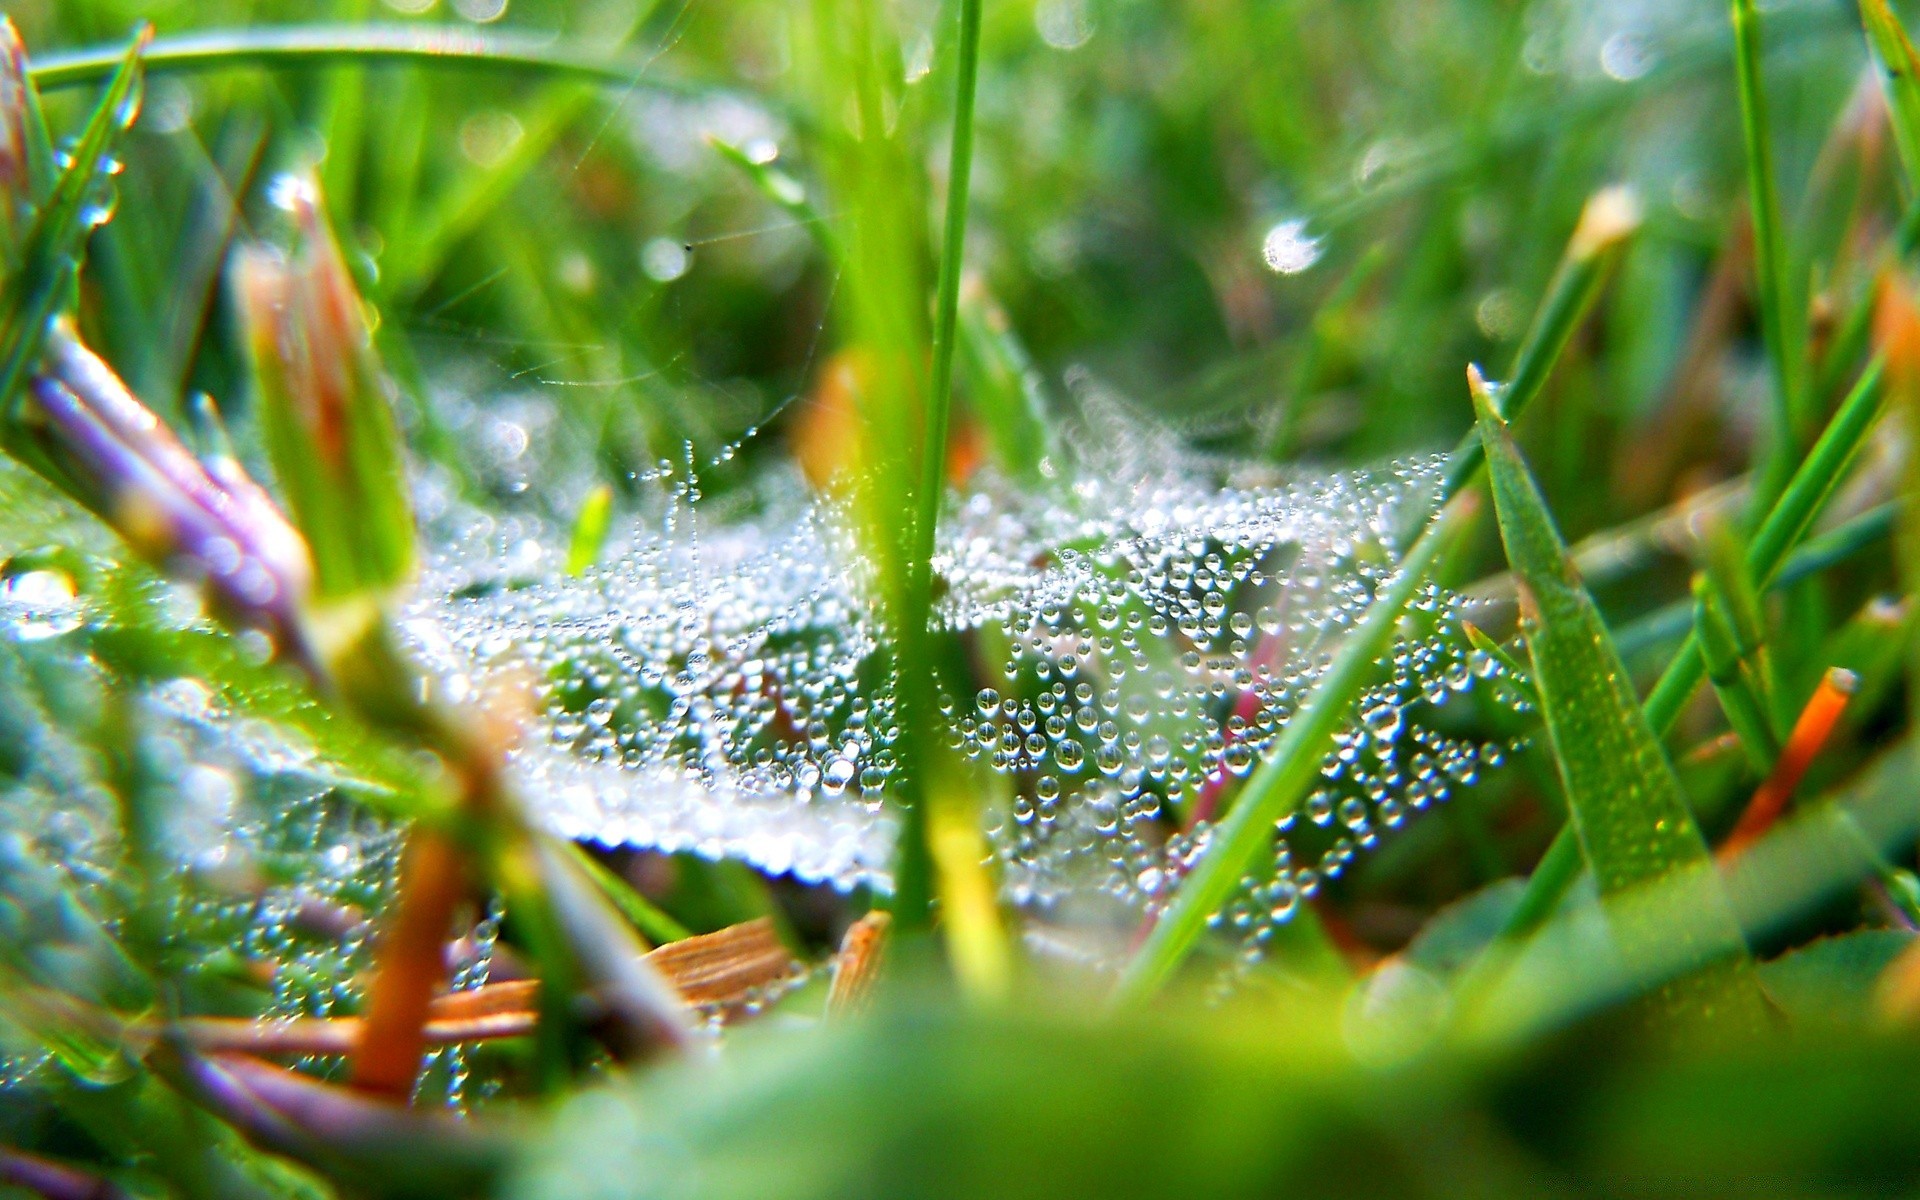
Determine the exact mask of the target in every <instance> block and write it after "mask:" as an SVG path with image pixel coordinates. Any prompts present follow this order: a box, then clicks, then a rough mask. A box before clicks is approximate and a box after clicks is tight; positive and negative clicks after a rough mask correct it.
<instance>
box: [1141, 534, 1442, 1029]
mask: <svg viewBox="0 0 1920 1200" xmlns="http://www.w3.org/2000/svg"><path fill="white" fill-rule="evenodd" d="M1467 511H1468V510H1467V506H1466V505H1464V504H1460V503H1455V504H1451V505H1449V506H1448V507H1447V508H1445V509H1443V510H1442V511H1441V513H1440V515H1439V516H1437V517H1435V518H1434V521H1433V524H1432V525H1430V526H1429V527H1428V530H1427V532H1426V533H1424V534H1422V535H1421V537H1420V539H1419V540H1418V541H1416V542H1415V543H1414V546H1413V549H1412V550H1410V551H1408V553H1407V557H1406V558H1405V559H1404V560H1403V561H1402V562H1401V564H1400V570H1399V573H1398V574H1397V575H1395V576H1394V577H1393V579H1392V581H1391V582H1390V583H1388V584H1387V585H1386V586H1385V587H1384V588H1382V589H1381V590H1380V592H1379V593H1377V595H1376V596H1375V598H1374V601H1373V604H1372V606H1371V607H1369V608H1368V609H1367V613H1366V616H1364V617H1363V618H1361V620H1360V622H1359V624H1358V625H1356V626H1355V627H1354V628H1353V630H1352V632H1350V633H1348V634H1347V638H1346V641H1345V642H1344V643H1343V644H1342V645H1341V647H1340V649H1339V651H1338V652H1337V653H1336V654H1335V655H1334V657H1333V661H1332V662H1331V663H1329V664H1328V666H1327V669H1326V672H1325V673H1324V674H1323V675H1321V677H1320V680H1319V682H1318V683H1316V684H1315V685H1314V688H1313V691H1312V692H1311V693H1310V694H1309V695H1308V696H1307V698H1306V699H1305V700H1303V701H1302V702H1301V705H1300V708H1299V710H1298V711H1296V712H1295V713H1294V714H1293V715H1292V716H1291V717H1290V718H1288V720H1287V723H1286V726H1285V728H1284V729H1283V730H1282V731H1281V734H1280V738H1279V740H1278V741H1277V742H1275V744H1274V746H1273V749H1272V751H1271V752H1270V753H1269V755H1268V756H1267V760H1266V761H1265V762H1264V763H1262V764H1261V766H1260V769H1259V770H1258V771H1256V772H1255V773H1254V775H1253V778H1252V779H1250V780H1248V781H1247V786H1246V789H1245V790H1244V791H1242V792H1241V793H1240V795H1239V796H1238V797H1237V798H1235V800H1234V802H1233V807H1232V808H1230V809H1229V810H1228V811H1227V815H1226V816H1225V817H1224V818H1223V819H1222V820H1221V821H1220V823H1219V824H1218V825H1217V826H1215V827H1214V830H1213V835H1212V838H1211V839H1210V841H1209V842H1208V845H1207V848H1206V850H1205V852H1204V853H1202V854H1201V855H1200V859H1199V861H1198V862H1197V863H1195V864H1194V866H1193V869H1192V871H1191V872H1189V873H1188V875H1187V877H1186V879H1185V880H1184V881H1182V882H1181V884H1180V887H1179V890H1178V891H1176V892H1175V893H1174V895H1173V898H1172V900H1171V901H1169V902H1168V904H1167V907H1166V909H1165V910H1164V911H1163V912H1161V914H1160V916H1159V919H1158V920H1157V921H1155V923H1154V926H1153V932H1152V933H1150V934H1149V935H1148V936H1147V940H1146V942H1145V943H1144V944H1143V945H1142V946H1141V947H1140V950H1139V951H1138V953H1136V954H1135V955H1134V957H1133V960H1132V961H1131V962H1129V963H1128V964H1127V969H1126V971H1125V972H1124V973H1123V974H1122V975H1121V977H1120V982H1119V984H1118V985H1117V986H1116V988H1115V990H1114V1002H1115V1003H1116V1004H1121V1005H1128V1004H1137V1003H1139V1002H1141V1001H1144V1000H1145V999H1146V998H1147V997H1148V996H1150V995H1152V993H1153V992H1154V991H1155V990H1156V989H1157V988H1159V986H1160V985H1161V984H1163V983H1164V982H1166V980H1167V979H1168V978H1169V977H1170V976H1171V975H1172V974H1173V971H1174V969H1175V968H1176V967H1177V966H1179V964H1180V961H1181V959H1182V958H1184V957H1185V956H1186V953H1187V951H1188V950H1189V949H1191V948H1192V946H1193V943H1194V942H1195V941H1196V940H1197V939H1198V938H1199V936H1200V933H1201V931H1202V930H1203V929H1204V928H1205V927H1206V923H1207V918H1208V917H1209V916H1210V915H1212V914H1213V913H1214V912H1216V911H1217V910H1218V909H1219V908H1220V906H1221V905H1223V904H1225V903H1226V902H1227V899H1228V898H1229V897H1230V896H1232V895H1233V891H1234V889H1235V888H1236V887H1238V886H1239V884H1240V879H1241V877H1242V875H1243V874H1244V873H1245V872H1246V871H1247V870H1248V869H1249V868H1250V866H1251V865H1252V864H1253V862H1254V861H1255V860H1256V859H1257V858H1258V857H1259V856H1261V855H1263V854H1266V853H1268V852H1269V847H1270V844H1271V842H1272V838H1273V823H1274V822H1275V821H1276V820H1278V819H1280V818H1281V817H1283V816H1285V815H1286V814H1288V813H1290V812H1292V811H1294V810H1295V809H1296V808H1298V807H1299V805H1300V803H1301V800H1302V799H1303V798H1304V797H1305V796H1306V794H1307V791H1308V789H1309V788H1310V787H1311V786H1312V784H1313V781H1314V780H1315V779H1317V778H1318V777H1319V775H1320V770H1321V764H1322V761H1323V760H1324V759H1325V757H1326V754H1327V751H1328V750H1329V749H1330V748H1331V746H1332V744H1333V735H1334V733H1335V732H1336V731H1337V730H1338V729H1339V727H1340V724H1341V722H1342V721H1343V720H1345V719H1346V717H1347V716H1348V713H1349V710H1350V709H1351V708H1352V707H1353V702H1354V698H1355V697H1356V696H1357V695H1359V693H1360V690H1361V689H1362V688H1363V687H1365V686H1366V684H1367V683H1368V681H1369V680H1370V679H1372V678H1373V676H1374V674H1375V673H1376V672H1377V671H1378V670H1379V663H1380V660H1381V658H1382V656H1384V655H1385V654H1386V652H1387V649H1388V646H1389V645H1390V644H1391V643H1392V640H1393V635H1394V631H1395V629H1396V628H1397V627H1398V625H1399V622H1400V617H1401V614H1402V613H1404V612H1405V611H1406V607H1407V605H1408V604H1409V603H1411V602H1412V600H1413V597H1414V594H1415V593H1416V592H1418V591H1419V590H1420V588H1421V586H1422V585H1423V584H1424V583H1425V582H1426V580H1427V576H1428V575H1429V574H1430V573H1431V572H1432V570H1433V568H1434V565H1435V564H1436V563H1437V562H1439V561H1440V559H1441V557H1442V555H1443V554H1444V552H1445V551H1446V550H1447V549H1449V548H1450V547H1451V545H1452V541H1453V538H1452V536H1451V535H1452V534H1453V533H1455V532H1456V531H1457V530H1458V528H1459V527H1460V526H1461V525H1462V524H1463V523H1464V517H1465V514H1466V512H1467Z"/></svg>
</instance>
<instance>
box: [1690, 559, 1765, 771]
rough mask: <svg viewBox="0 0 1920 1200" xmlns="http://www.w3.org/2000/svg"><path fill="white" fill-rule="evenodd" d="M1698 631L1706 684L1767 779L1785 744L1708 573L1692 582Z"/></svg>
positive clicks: (1750, 761)
mask: <svg viewBox="0 0 1920 1200" xmlns="http://www.w3.org/2000/svg"><path fill="white" fill-rule="evenodd" d="M1693 630H1694V636H1695V637H1696V638H1697V639H1698V640H1699V642H1700V651H1701V656H1702V657H1703V658H1704V659H1705V660H1706V664H1707V679H1708V681H1709V682H1711V683H1712V684H1713V690H1714V694H1715V695H1717V696H1718V697H1719V698H1720V709H1721V711H1722V712H1724V713H1725V714H1726V717H1727V723H1728V724H1729V725H1731V726H1732V727H1733V732H1734V735H1735V736H1736V737H1738V738H1739V740H1740V749H1741V750H1742V752H1744V753H1745V754H1746V756H1747V762H1748V764H1749V765H1750V766H1752V768H1753V770H1754V773H1755V774H1756V775H1765V774H1766V772H1767V771H1768V770H1769V769H1770V768H1771V767H1772V766H1773V760H1774V758H1775V757H1777V756H1778V755H1779V753H1780V744H1779V742H1778V741H1777V740H1776V739H1775V737H1774V735H1773V729H1772V726H1771V724H1770V722H1769V721H1768V719H1767V716H1766V709H1765V707H1764V705H1763V704H1762V703H1761V700H1760V697H1759V696H1758V695H1756V693H1755V688H1754V686H1753V681H1752V679H1751V678H1750V677H1749V674H1748V672H1747V670H1746V663H1745V661H1744V659H1743V657H1742V655H1741V653H1740V644H1739V639H1738V637H1737V636H1736V635H1735V633H1734V631H1733V628H1732V623H1731V621H1730V620H1729V619H1728V617H1727V615H1726V606H1725V604H1724V603H1722V602H1721V600H1720V592H1719V591H1718V589H1716V588H1715V587H1714V585H1713V583H1712V581H1710V580H1709V579H1708V578H1707V576H1706V575H1705V574H1699V575H1695V576H1694V579H1693Z"/></svg>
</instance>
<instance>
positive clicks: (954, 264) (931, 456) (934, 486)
mask: <svg viewBox="0 0 1920 1200" xmlns="http://www.w3.org/2000/svg"><path fill="white" fill-rule="evenodd" d="M981 4H982V0H960V47H959V51H960V52H959V61H958V63H957V66H956V71H955V75H956V77H955V80H954V91H953V147H952V155H951V157H950V158H949V159H948V162H947V217H946V226H945V229H944V231H943V234H942V237H941V245H940V281H939V284H938V286H937V289H936V291H935V292H934V319H933V382H932V385H931V386H930V387H929V388H928V389H927V420H926V427H925V431H924V433H923V435H922V442H921V447H920V455H921V458H920V487H919V491H918V494H917V501H918V503H917V506H916V511H915V514H914V525H913V557H912V559H911V567H912V571H913V576H912V579H911V581H910V582H909V584H908V586H909V587H910V588H912V589H913V592H914V594H915V595H925V594H928V589H929V588H930V587H931V586H932V582H933V540H934V533H935V528H934V527H935V526H936V525H937V524H938V523H939V520H940V500H941V497H942V496H944V495H945V494H946V478H947V418H948V414H949V412H950V411H951V410H952V407H953V405H952V401H953V351H954V338H955V330H956V327H957V326H958V324H959V318H960V271H961V268H962V264H963V262H964V260H965V258H966V249H967V199H968V193H969V189H970V184H971V183H972V179H973V102H974V95H975V93H976V92H977V91H978V89H979V76H980V8H981Z"/></svg>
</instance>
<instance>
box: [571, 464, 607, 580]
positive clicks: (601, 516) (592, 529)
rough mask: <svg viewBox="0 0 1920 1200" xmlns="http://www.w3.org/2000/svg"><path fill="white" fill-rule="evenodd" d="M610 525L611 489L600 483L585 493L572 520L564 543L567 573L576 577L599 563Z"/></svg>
mask: <svg viewBox="0 0 1920 1200" xmlns="http://www.w3.org/2000/svg"><path fill="white" fill-rule="evenodd" d="M612 524H613V488H612V487H610V486H608V485H607V484H604V483H603V484H600V485H598V486H596V487H595V488H594V489H593V490H592V491H590V492H588V493H587V496H586V499H584V500H582V501H581V502H580V513H579V515H578V516H576V517H575V518H574V519H573V536H572V537H571V538H569V539H568V542H567V574H569V575H578V574H579V573H580V572H582V571H584V570H586V569H587V568H588V567H590V566H592V565H593V564H594V563H597V562H599V561H600V552H601V551H602V550H603V549H605V548H606V544H607V530H608V529H609V528H610V527H611V526H612Z"/></svg>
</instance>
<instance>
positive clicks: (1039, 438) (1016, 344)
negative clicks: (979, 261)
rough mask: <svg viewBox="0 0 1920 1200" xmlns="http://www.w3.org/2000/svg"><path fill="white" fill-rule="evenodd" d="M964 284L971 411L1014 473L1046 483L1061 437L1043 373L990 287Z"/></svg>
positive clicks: (963, 347)
mask: <svg viewBox="0 0 1920 1200" xmlns="http://www.w3.org/2000/svg"><path fill="white" fill-rule="evenodd" d="M962 290H963V292H966V293H969V294H963V295H962V296H961V297H960V331H959V336H960V353H961V355H962V364H963V366H964V368H965V372H966V379H967V401H968V403H969V405H970V406H971V411H972V413H973V415H974V416H975V417H976V418H978V419H979V421H980V424H981V426H982V427H984V428H985V430H986V433H987V439H988V441H989V443H990V444H991V446H992V449H993V456H994V460H995V461H996V462H997V463H998V464H999V466H1000V469H1001V470H1002V471H1004V472H1005V473H1006V474H1007V476H1008V478H1010V479H1012V480H1014V481H1015V482H1017V483H1021V484H1025V485H1027V486H1030V487H1038V486H1042V485H1043V483H1044V480H1045V469H1044V468H1043V466H1042V463H1043V461H1044V460H1045V459H1046V458H1047V457H1048V456H1049V455H1050V454H1051V453H1052V452H1053V448H1054V445H1055V438H1054V433H1053V428H1052V426H1051V425H1050V424H1049V423H1048V421H1047V411H1046V400H1045V397H1044V395H1043V394H1042V391H1041V384H1040V376H1039V373H1038V372H1037V371H1036V370H1035V368H1034V365H1033V360H1032V359H1031V358H1030V357H1029V356H1028V354H1027V350H1026V347H1025V346H1023V345H1022V344H1021V342H1020V339H1019V337H1018V336H1016V335H1015V333H1014V331H1013V329H1012V328H1011V327H1010V326H1009V325H1008V322H1007V315H1006V313H1005V312H1004V311H1002V310H1001V308H1000V306H999V305H998V304H996V303H995V302H994V299H993V297H992V296H990V295H988V294H987V292H986V289H985V288H984V287H981V288H973V287H968V288H964V289H962Z"/></svg>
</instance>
